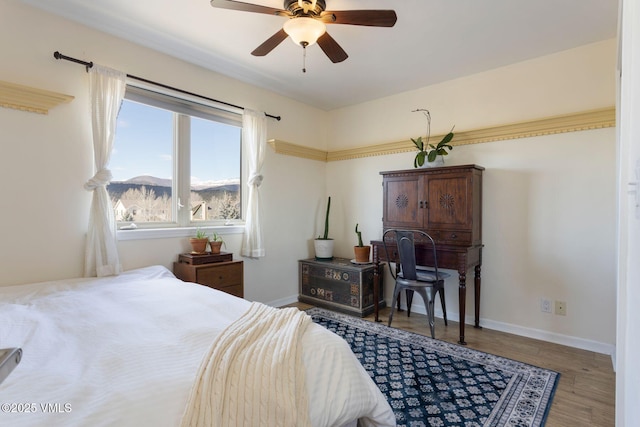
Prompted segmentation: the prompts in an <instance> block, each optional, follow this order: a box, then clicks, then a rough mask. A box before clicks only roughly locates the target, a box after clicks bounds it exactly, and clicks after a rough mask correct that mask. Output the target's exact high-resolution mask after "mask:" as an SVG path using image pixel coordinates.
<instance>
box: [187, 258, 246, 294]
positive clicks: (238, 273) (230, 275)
mask: <svg viewBox="0 0 640 427" xmlns="http://www.w3.org/2000/svg"><path fill="white" fill-rule="evenodd" d="M220 264H224V265H219V266H211V267H209V268H201V269H200V270H199V271H198V283H202V284H203V285H207V286H211V287H213V288H223V287H227V286H235V285H240V284H242V264H239V263H237V262H232V263H220Z"/></svg>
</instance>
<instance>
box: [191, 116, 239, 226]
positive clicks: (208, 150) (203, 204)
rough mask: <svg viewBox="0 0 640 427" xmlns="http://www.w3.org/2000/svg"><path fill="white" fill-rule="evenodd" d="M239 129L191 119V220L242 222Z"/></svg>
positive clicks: (209, 121)
mask: <svg viewBox="0 0 640 427" xmlns="http://www.w3.org/2000/svg"><path fill="white" fill-rule="evenodd" d="M240 138H241V128H240V127H237V126H232V125H228V124H224V123H220V122H215V121H211V120H206V119H201V118H198V117H191V195H190V199H191V220H192V221H195V222H198V221H209V220H222V219H239V218H242V208H241V200H242V198H241V195H240Z"/></svg>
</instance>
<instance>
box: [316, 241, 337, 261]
mask: <svg viewBox="0 0 640 427" xmlns="http://www.w3.org/2000/svg"><path fill="white" fill-rule="evenodd" d="M313 246H314V247H315V250H316V259H332V258H333V239H327V240H323V239H316V240H314V241H313Z"/></svg>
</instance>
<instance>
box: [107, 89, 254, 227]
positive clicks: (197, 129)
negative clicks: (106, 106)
mask: <svg viewBox="0 0 640 427" xmlns="http://www.w3.org/2000/svg"><path fill="white" fill-rule="evenodd" d="M241 134H242V116H241V114H238V113H234V112H228V111H224V110H221V109H218V108H215V107H214V106H211V105H205V104H203V103H201V102H196V101H194V100H190V99H185V98H184V97H177V96H175V95H173V94H166V93H159V92H155V91H151V90H148V89H146V88H139V87H134V86H127V92H126V95H125V100H124V102H123V104H122V107H121V109H120V113H119V115H118V123H117V128H116V135H115V139H114V147H113V152H112V154H111V162H110V165H109V167H110V169H111V171H112V174H113V179H112V181H111V183H110V184H109V185H108V186H107V191H108V193H109V196H110V197H111V201H112V204H113V208H114V214H115V218H116V221H118V225H119V227H120V228H122V227H127V226H130V225H131V223H134V224H135V225H136V227H138V228H166V227H194V226H196V227H198V226H215V225H225V224H227V225H228V224H230V223H234V222H239V221H241V220H242V218H243V212H242V206H243V203H242V192H241V188H242V185H241V184H242V182H241V180H242V167H241V152H242V145H241Z"/></svg>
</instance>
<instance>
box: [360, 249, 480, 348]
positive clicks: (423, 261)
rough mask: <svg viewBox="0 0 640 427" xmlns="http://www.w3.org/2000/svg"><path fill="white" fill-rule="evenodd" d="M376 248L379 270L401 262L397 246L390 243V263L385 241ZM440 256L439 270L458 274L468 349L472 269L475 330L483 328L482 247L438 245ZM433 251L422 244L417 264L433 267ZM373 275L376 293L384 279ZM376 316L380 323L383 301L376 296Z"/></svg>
mask: <svg viewBox="0 0 640 427" xmlns="http://www.w3.org/2000/svg"><path fill="white" fill-rule="evenodd" d="M371 245H372V246H373V263H374V265H375V266H376V267H378V265H379V263H380V261H387V262H396V261H397V259H398V251H397V248H396V244H395V242H387V249H388V251H389V258H392V259H386V258H387V257H386V256H385V252H384V245H383V244H382V241H381V240H374V241H372V242H371ZM436 252H437V254H438V268H448V269H452V270H458V278H459V286H458V306H459V313H460V341H458V343H459V344H463V345H466V344H467V343H466V342H465V340H464V319H465V314H466V302H467V270H468V269H469V268H471V267H474V269H475V279H474V285H475V325H474V327H476V328H480V283H481V279H480V270H481V267H482V245H479V246H474V247H467V248H465V247H460V246H445V245H436ZM432 258H433V257H432V255H431V250H427V249H425V248H424V246H423V245H422V244H421V243H416V262H417V264H419V265H424V266H430V265H433V259H432ZM373 271H374V275H373V283H374V286H373V290H374V293H375V291H376V290H377V289H379V288H378V283H379V280H380V275H379V274H378V271H379V269H378V268H375V269H374V270H373ZM373 300H374V314H375V318H376V321H379V320H378V305H377V304H375V302H376V301H378V300H379V297H378V296H377V295H375V294H374V297H373Z"/></svg>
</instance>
